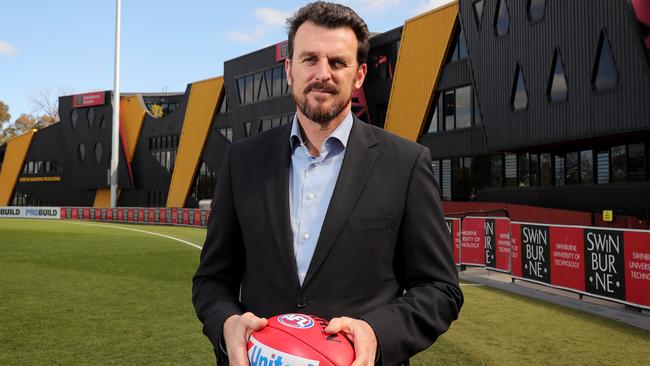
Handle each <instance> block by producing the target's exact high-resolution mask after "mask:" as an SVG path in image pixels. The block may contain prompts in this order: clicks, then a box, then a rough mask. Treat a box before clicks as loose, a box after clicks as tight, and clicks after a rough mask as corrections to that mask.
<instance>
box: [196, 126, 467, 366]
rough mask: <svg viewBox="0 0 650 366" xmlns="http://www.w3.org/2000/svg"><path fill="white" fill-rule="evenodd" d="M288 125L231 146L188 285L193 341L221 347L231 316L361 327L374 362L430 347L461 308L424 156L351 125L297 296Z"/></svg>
mask: <svg viewBox="0 0 650 366" xmlns="http://www.w3.org/2000/svg"><path fill="white" fill-rule="evenodd" d="M290 130H291V126H290V125H289V124H287V125H284V126H281V127H278V128H275V129H272V130H270V131H267V132H265V133H262V134H260V135H257V136H253V137H249V138H247V139H245V140H242V141H239V142H236V143H234V144H232V145H231V148H230V150H229V152H228V153H227V154H226V156H225V157H224V164H223V167H222V170H221V173H220V174H219V177H218V184H217V188H216V192H215V195H214V199H213V203H212V213H211V215H210V219H209V222H208V233H207V237H206V241H205V244H204V246H203V250H202V252H201V260H200V264H199V266H198V269H197V271H196V274H195V276H194V280H193V294H192V295H193V296H192V299H193V303H194V307H195V309H196V313H197V315H198V317H199V319H200V320H201V321H202V322H203V331H204V333H205V334H206V335H207V336H208V338H209V339H210V340H211V341H212V343H213V345H214V346H215V350H218V349H219V339H220V337H221V331H222V326H223V323H224V321H225V319H226V318H228V317H229V316H231V315H233V314H238V313H242V312H244V311H251V312H253V313H254V314H256V315H257V316H260V317H270V316H274V315H277V314H283V313H294V312H300V313H306V314H314V315H318V316H321V317H323V318H326V319H329V318H332V317H335V316H349V317H356V318H361V319H364V320H365V321H366V322H368V323H369V324H370V326H371V327H372V329H373V330H374V332H375V334H376V336H377V340H378V343H379V347H380V349H381V360H380V361H381V364H382V365H384V366H392V365H397V364H399V363H401V362H404V361H407V360H408V358H409V357H410V356H412V355H414V354H415V353H417V352H419V351H421V350H423V349H424V348H426V347H428V346H429V345H430V344H431V343H432V342H433V341H434V340H435V339H436V338H437V337H438V336H439V335H440V334H442V333H443V332H445V331H446V330H447V329H448V328H449V326H450V324H451V322H452V321H453V320H455V319H456V318H457V316H458V312H459V311H460V308H461V305H462V303H463V296H462V293H461V291H460V287H459V286H458V275H457V272H456V268H455V265H454V263H453V258H452V254H451V253H452V252H451V243H450V235H449V231H448V230H447V228H446V226H445V224H444V220H443V214H442V211H441V206H440V200H439V194H438V189H437V186H436V184H435V182H434V179H433V174H432V171H431V165H430V164H431V159H430V155H429V151H428V149H426V148H425V147H423V146H421V145H418V144H416V143H413V142H410V141H407V140H404V139H402V138H400V137H397V136H395V135H392V134H390V133H388V132H386V131H384V130H382V129H379V128H376V127H373V126H371V125H367V124H365V123H363V122H361V121H359V120H358V119H356V118H355V121H354V123H353V127H352V131H351V133H350V138H349V141H348V144H347V148H346V152H345V157H344V160H343V165H342V166H341V171H340V173H339V177H338V181H337V182H336V186H335V189H334V193H333V195H332V199H331V201H330V205H329V208H328V210H327V213H326V216H325V221H324V223H323V227H322V230H321V233H320V237H319V239H318V243H317V246H316V249H315V252H314V255H313V259H312V261H311V264H310V266H309V270H308V272H307V275H306V278H305V280H304V283H303V285H302V286H300V283H299V280H298V275H297V267H296V261H295V258H294V254H293V242H292V240H293V235H292V232H291V226H290V222H289V220H290V213H289V167H290V164H291V155H290V144H289V134H290Z"/></svg>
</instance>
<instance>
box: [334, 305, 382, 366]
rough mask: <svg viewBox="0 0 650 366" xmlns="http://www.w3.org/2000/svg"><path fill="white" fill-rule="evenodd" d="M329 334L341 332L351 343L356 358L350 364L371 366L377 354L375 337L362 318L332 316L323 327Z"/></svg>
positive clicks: (353, 365)
mask: <svg viewBox="0 0 650 366" xmlns="http://www.w3.org/2000/svg"><path fill="white" fill-rule="evenodd" d="M325 332H326V333H329V334H336V333H339V332H340V333H343V334H344V335H345V336H346V337H347V338H348V339H349V340H350V341H351V342H352V343H353V344H354V352H355V353H356V358H355V360H354V362H353V363H352V365H351V366H373V365H374V364H375V357H376V356H377V337H376V336H375V332H374V331H373V330H372V328H371V327H370V325H369V324H368V323H366V322H365V321H363V320H359V319H353V318H348V317H345V316H344V317H340V318H332V320H330V323H329V325H328V326H327V328H325Z"/></svg>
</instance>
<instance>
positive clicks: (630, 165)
mask: <svg viewBox="0 0 650 366" xmlns="http://www.w3.org/2000/svg"><path fill="white" fill-rule="evenodd" d="M627 156H628V159H627V172H628V177H629V180H630V182H640V181H644V180H645V179H646V178H645V177H646V161H645V145H644V144H631V145H628V146H627Z"/></svg>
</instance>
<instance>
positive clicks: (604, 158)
mask: <svg viewBox="0 0 650 366" xmlns="http://www.w3.org/2000/svg"><path fill="white" fill-rule="evenodd" d="M596 164H597V165H596V182H597V183H598V184H607V183H609V150H602V151H599V152H597V153H596Z"/></svg>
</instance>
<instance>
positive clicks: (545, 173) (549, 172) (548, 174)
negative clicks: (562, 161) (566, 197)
mask: <svg viewBox="0 0 650 366" xmlns="http://www.w3.org/2000/svg"><path fill="white" fill-rule="evenodd" d="M539 172H540V174H539V175H540V178H541V181H542V182H541V183H542V185H543V186H551V185H553V164H552V162H551V154H549V153H544V154H540V156H539Z"/></svg>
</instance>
